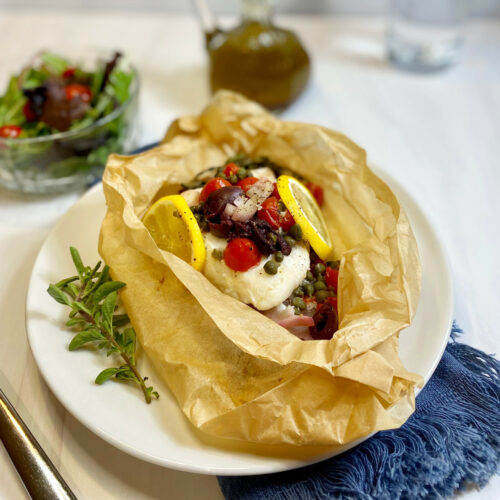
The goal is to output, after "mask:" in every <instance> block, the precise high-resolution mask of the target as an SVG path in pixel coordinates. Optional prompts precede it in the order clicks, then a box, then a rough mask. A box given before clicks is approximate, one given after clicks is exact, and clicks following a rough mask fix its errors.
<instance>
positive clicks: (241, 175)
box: [236, 167, 248, 180]
mask: <svg viewBox="0 0 500 500" xmlns="http://www.w3.org/2000/svg"><path fill="white" fill-rule="evenodd" d="M247 175H248V172H247V169H246V168H243V167H240V168H239V169H238V171H237V172H236V176H237V177H238V179H240V180H241V179H244V178H245V177H247Z"/></svg>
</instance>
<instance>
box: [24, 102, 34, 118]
mask: <svg viewBox="0 0 500 500" xmlns="http://www.w3.org/2000/svg"><path fill="white" fill-rule="evenodd" d="M23 114H24V117H25V118H26V120H28V121H29V122H34V121H35V120H36V114H35V113H34V111H33V110H32V109H31V106H30V103H29V102H27V103H26V104H25V105H24V107H23Z"/></svg>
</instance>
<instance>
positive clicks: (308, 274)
mask: <svg viewBox="0 0 500 500" xmlns="http://www.w3.org/2000/svg"><path fill="white" fill-rule="evenodd" d="M306 278H307V279H308V280H309V281H313V280H314V276H313V273H312V272H311V271H307V274H306Z"/></svg>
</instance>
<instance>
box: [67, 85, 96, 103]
mask: <svg viewBox="0 0 500 500" xmlns="http://www.w3.org/2000/svg"><path fill="white" fill-rule="evenodd" d="M64 90H65V92H66V99H68V101H71V99H74V98H75V97H79V98H80V99H81V100H82V101H83V102H90V100H91V99H92V91H91V90H90V88H89V87H87V85H82V84H81V83H72V84H70V85H66V87H64Z"/></svg>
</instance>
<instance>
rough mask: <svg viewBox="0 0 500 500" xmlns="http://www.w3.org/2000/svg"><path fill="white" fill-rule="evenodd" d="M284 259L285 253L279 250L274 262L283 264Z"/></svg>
mask: <svg viewBox="0 0 500 500" xmlns="http://www.w3.org/2000/svg"><path fill="white" fill-rule="evenodd" d="M274 236H276V235H274ZM283 258H284V256H283V252H281V251H280V250H278V251H277V252H276V253H275V254H274V260H275V261H276V262H283Z"/></svg>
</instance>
